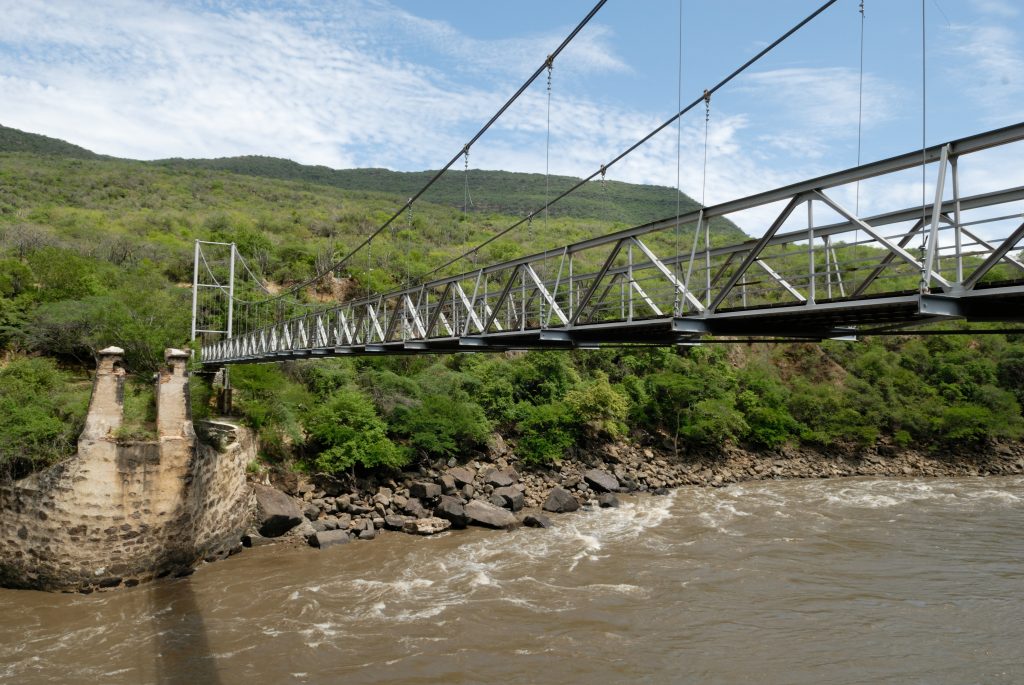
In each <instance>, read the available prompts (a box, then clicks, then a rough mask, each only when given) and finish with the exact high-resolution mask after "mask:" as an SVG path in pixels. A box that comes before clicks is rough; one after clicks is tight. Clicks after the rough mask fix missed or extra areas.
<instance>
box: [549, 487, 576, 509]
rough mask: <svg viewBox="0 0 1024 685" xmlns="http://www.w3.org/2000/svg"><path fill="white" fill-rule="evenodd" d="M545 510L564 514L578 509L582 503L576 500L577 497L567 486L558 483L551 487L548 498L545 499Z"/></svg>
mask: <svg viewBox="0 0 1024 685" xmlns="http://www.w3.org/2000/svg"><path fill="white" fill-rule="evenodd" d="M542 508H543V509H544V511H550V512H552V513H555V514H564V513H567V512H570V511H576V510H577V509H579V508H580V503H579V502H577V501H576V498H575V497H573V496H572V493H570V492H569V491H568V490H566V489H565V488H563V487H561V486H558V485H556V486H555V487H553V488H551V492H549V493H548V498H547V499H546V500H544V506H543V507H542Z"/></svg>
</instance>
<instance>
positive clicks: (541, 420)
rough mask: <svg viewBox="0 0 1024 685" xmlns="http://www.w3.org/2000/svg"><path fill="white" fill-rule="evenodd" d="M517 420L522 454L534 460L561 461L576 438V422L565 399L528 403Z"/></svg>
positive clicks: (531, 460)
mask: <svg viewBox="0 0 1024 685" xmlns="http://www.w3.org/2000/svg"><path fill="white" fill-rule="evenodd" d="M521 413H522V418H521V419H520V421H519V423H518V424H516V431H517V432H518V434H519V442H518V443H517V446H516V448H517V449H516V451H517V452H518V453H519V457H520V458H521V459H522V460H523V461H525V462H527V463H530V464H545V463H549V462H557V461H558V460H559V459H561V458H562V457H563V456H565V453H566V452H567V451H568V449H569V448H570V447H572V446H573V444H575V442H576V431H575V422H574V421H573V417H572V414H571V413H570V411H569V408H568V407H567V406H566V405H565V404H564V403H562V402H551V403H548V404H538V405H531V404H527V405H524V406H523V407H522V408H521Z"/></svg>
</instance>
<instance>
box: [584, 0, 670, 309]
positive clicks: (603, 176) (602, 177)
mask: <svg viewBox="0 0 1024 685" xmlns="http://www.w3.org/2000/svg"><path fill="white" fill-rule="evenodd" d="M682 108H683V0H679V54H678V59H677V69H676V111H679V110H680V109H682ZM682 165H683V120H682V118H679V119H676V225H675V230H674V233H675V239H676V254H679V241H680V226H679V217H680V215H681V214H682V211H683V209H682V199H683V198H682V195H683V188H682ZM602 178H604V176H603V175H602ZM679 269H680V264H679V260H676V263H675V266H674V268H673V271H674V272H675V277H676V280H677V281H678V280H679ZM674 300H675V307H674V309H675V311H676V312H677V313H678V312H680V311H681V307H684V306H685V304H683V303H685V301H686V298H684V297H683V296H682V295H681V294H680V293H679V291H678V290H677V291H676V294H675V297H674Z"/></svg>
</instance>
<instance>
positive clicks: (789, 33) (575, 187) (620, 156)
mask: <svg viewBox="0 0 1024 685" xmlns="http://www.w3.org/2000/svg"><path fill="white" fill-rule="evenodd" d="M836 2H838V0H828V2H825V3H824V4H822V5H821V6H820V7H819V8H818V9H816V10H815V11H814V12H812V13H811V14H809V15H807V16H806V17H805V18H804V19H802V20H801V21H800V22H799V23H798V24H796V25H795V26H793V27H792V28H791V29H789V30H788V31H786V32H785V33H784V34H782V35H781V36H779V37H778V38H776V39H775V40H774V41H772V42H771V43H770V44H769V45H768V46H767V47H765V48H764V49H762V50H761V51H760V52H758V53H757V54H756V55H754V56H753V57H751V58H750V59H748V60H747V61H746V62H744V63H743V64H742V65H741V66H739V67H738V68H737V69H735V70H734V71H733V72H732V73H731V74H729V75H728V76H726V77H725V78H723V79H722V80H721V81H719V82H718V83H716V84H715V85H714V86H712V87H711V88H709V89H708V90H707V91H705V93H706V94H708V95H712V94H714V93H715V92H716V91H718V90H719V89H721V88H722V87H724V86H725V85H727V84H728V83H729V82H730V81H732V80H733V79H735V78H736V77H737V76H739V75H740V74H742V73H743V72H744V71H746V70H747V69H749V68H750V67H751V66H753V65H754V64H755V63H756V62H758V61H759V60H760V59H761V58H762V57H764V56H765V55H767V54H768V53H769V52H771V51H772V50H774V49H775V48H777V47H778V46H779V45H780V44H781V43H783V42H784V41H785V40H786V39H788V38H789V37H790V36H792V35H793V34H794V33H796V32H797V31H799V30H800V29H802V28H803V27H804V26H806V25H807V24H809V23H810V22H811V21H813V20H814V19H815V18H816V17H817V16H818V15H819V14H821V13H822V12H824V11H825V10H827V9H828V8H829V7H831V6H832V5H834V4H836ZM702 102H704V95H701V96H700V97H698V98H697V99H696V100H694V101H693V102H691V103H690V104H688V105H687V106H686V107H684V108H683V109H681V110H679V112H677V113H676V114H674V115H673V116H671V117H669V118H668V119H667V120H666V121H665V122H664V123H662V124H661V125H660V126H658V127H657V128H655V129H654V130H653V131H651V132H650V133H648V134H647V135H646V136H644V137H643V138H641V139H640V140H638V141H637V142H635V143H633V144H632V145H630V146H629V147H628V148H626V149H625V150H624V151H622V152H621V153H619V154H618V155H617V156H616V157H615V158H613V159H612V160H611V161H610V162H608V163H606V164H603V165H601V169H598V170H597V171H595V172H593V173H592V174H590V175H589V176H587V177H586V178H582V179H580V180H579V182H577V183H576V184H575V185H573V186H572V187H571V188H569V189H568V190H566V191H564V192H562V193H561V194H560V195H558V196H557V197H555V198H554V199H553V200H551V201H550V202H547V203H545V205H544V206H543V207H541V208H540V209H536V210H534V211H532V212H530V213H529V214H528V215H527V216H526V217H524V218H522V219H520V220H518V221H516V222H515V223H513V224H512V225H511V226H509V227H508V228H504V229H502V230H501V231H499V232H498V233H495V234H494V235H493V236H491V237H490V238H487V239H486V240H484V241H483V242H481V243H480V244H478V245H477V246H475V247H473V248H472V249H470V250H467V251H466V252H463V253H462V254H460V255H459V256H457V257H454V258H452V259H450V260H448V261H447V262H445V263H444V264H442V265H441V266H439V267H437V268H435V269H432V270H431V271H428V272H427V273H425V274H423V275H422V276H420V279H419V282H420V283H422V282H423V280H424V279H426V278H427V277H429V276H433V275H434V274H436V273H439V272H440V271H442V270H444V269H446V268H448V267H449V266H451V265H452V264H456V263H458V262H459V261H461V260H463V259H465V258H466V257H468V256H470V255H471V254H474V253H476V252H477V251H479V250H481V249H483V248H484V247H486V246H487V245H489V244H491V243H492V242H494V241H495V240H497V239H499V238H501V237H503V236H505V235H506V234H508V233H509V232H511V231H513V230H515V229H516V228H518V227H519V226H522V225H523V224H524V223H526V222H527V221H529V220H530V219H532V218H533V217H534V216H535V215H537V214H538V213H540V212H541V211H545V210H547V208H548V207H550V206H551V205H554V204H556V203H557V202H559V201H560V200H562V199H563V198H565V197H566V196H568V195H570V194H572V193H574V192H575V191H577V190H579V189H580V188H581V187H583V186H584V185H585V184H586V183H588V182H589V181H592V180H594V179H595V178H596V177H597V176H598V175H600V174H601V171H602V170H605V171H607V170H608V169H609V168H610V167H611V166H612V165H614V164H616V163H618V162H620V161H622V159H624V158H625V157H626V156H628V155H629V154H630V153H632V152H633V151H634V150H636V149H637V148H638V147H640V146H641V145H643V144H644V143H646V142H647V141H649V140H650V139H651V138H653V137H654V136H656V135H658V134H659V133H661V132H662V131H663V130H665V129H666V128H667V127H669V126H671V125H672V124H673V123H675V121H676V120H677V119H679V118H680V117H682V116H683V115H684V114H686V113H687V112H689V111H690V110H692V109H693V108H694V107H696V106H698V105H699V104H701V103H702Z"/></svg>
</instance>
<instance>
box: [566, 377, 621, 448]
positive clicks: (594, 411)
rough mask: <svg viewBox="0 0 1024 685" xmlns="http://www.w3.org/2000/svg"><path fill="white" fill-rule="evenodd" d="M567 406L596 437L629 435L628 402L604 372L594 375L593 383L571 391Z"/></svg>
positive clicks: (567, 398) (567, 395) (567, 396)
mask: <svg viewBox="0 0 1024 685" xmlns="http://www.w3.org/2000/svg"><path fill="white" fill-rule="evenodd" d="M565 404H566V405H567V406H568V408H569V410H570V411H571V412H572V414H573V415H574V416H575V418H576V420H577V421H579V422H580V423H582V424H585V425H586V426H587V427H588V428H589V430H590V431H591V432H593V433H595V434H598V435H607V436H609V437H612V438H616V437H619V436H620V435H623V434H624V433H625V432H626V423H625V422H626V416H627V415H628V414H629V400H628V399H627V398H626V396H625V395H624V394H623V393H621V392H619V391H618V390H616V389H615V388H613V387H612V385H611V383H609V382H608V376H607V375H606V374H605V373H604V372H602V371H596V372H595V378H594V380H592V381H590V382H587V383H583V384H581V385H580V386H579V387H578V388H575V389H573V390H570V391H569V392H568V393H567V394H566V396H565Z"/></svg>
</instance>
